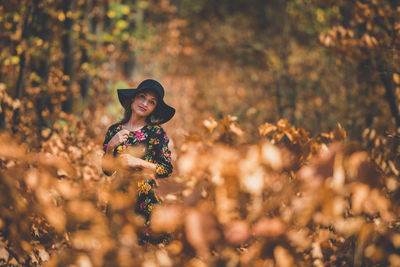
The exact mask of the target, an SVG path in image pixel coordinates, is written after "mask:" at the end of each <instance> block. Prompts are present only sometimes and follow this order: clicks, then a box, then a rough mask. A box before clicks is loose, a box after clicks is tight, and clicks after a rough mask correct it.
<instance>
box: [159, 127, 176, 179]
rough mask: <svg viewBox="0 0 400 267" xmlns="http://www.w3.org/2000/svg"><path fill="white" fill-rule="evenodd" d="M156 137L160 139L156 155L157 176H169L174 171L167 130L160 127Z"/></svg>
mask: <svg viewBox="0 0 400 267" xmlns="http://www.w3.org/2000/svg"><path fill="white" fill-rule="evenodd" d="M156 137H157V139H158V140H159V145H158V146H157V148H158V149H157V151H156V155H155V162H156V163H155V165H156V170H155V171H156V177H157V178H164V177H168V176H169V175H170V174H171V173H172V169H173V166H172V163H171V151H170V150H169V148H168V143H169V138H168V136H167V134H166V133H165V131H164V130H163V129H162V128H161V127H160V130H159V131H157V132H156Z"/></svg>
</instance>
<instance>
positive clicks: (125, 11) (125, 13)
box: [121, 5, 131, 15]
mask: <svg viewBox="0 0 400 267" xmlns="http://www.w3.org/2000/svg"><path fill="white" fill-rule="evenodd" d="M121 12H122V14H124V15H128V14H129V12H131V9H130V8H129V6H127V5H124V6H123V7H122V9H121Z"/></svg>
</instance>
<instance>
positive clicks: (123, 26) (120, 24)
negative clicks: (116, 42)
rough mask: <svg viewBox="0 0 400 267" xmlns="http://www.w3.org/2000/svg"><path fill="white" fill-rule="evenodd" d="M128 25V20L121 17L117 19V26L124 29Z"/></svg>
mask: <svg viewBox="0 0 400 267" xmlns="http://www.w3.org/2000/svg"><path fill="white" fill-rule="evenodd" d="M127 27H128V22H126V21H125V20H122V19H120V20H118V21H117V28H118V29H121V30H123V29H125V28H127Z"/></svg>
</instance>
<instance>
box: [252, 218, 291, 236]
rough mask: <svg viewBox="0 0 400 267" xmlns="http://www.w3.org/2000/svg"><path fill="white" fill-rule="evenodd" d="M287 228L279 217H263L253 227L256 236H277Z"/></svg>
mask: <svg viewBox="0 0 400 267" xmlns="http://www.w3.org/2000/svg"><path fill="white" fill-rule="evenodd" d="M285 230H286V226H285V224H284V223H283V222H282V221H281V219H279V218H272V219H271V218H262V219H261V220H259V221H258V222H257V223H256V224H255V225H253V227H252V233H253V235H254V236H263V237H276V236H280V235H281V234H283V233H284V232H285Z"/></svg>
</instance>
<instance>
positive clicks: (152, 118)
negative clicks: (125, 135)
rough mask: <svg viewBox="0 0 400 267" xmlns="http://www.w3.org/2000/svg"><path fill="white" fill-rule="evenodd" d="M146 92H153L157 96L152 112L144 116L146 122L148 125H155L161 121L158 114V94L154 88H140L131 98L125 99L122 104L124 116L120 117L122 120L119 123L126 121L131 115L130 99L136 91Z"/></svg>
mask: <svg viewBox="0 0 400 267" xmlns="http://www.w3.org/2000/svg"><path fill="white" fill-rule="evenodd" d="M147 92H151V93H153V94H155V95H156V96H157V106H156V108H155V109H154V110H153V112H152V113H151V114H150V115H149V116H147V117H146V123H147V124H150V125H156V124H159V123H160V122H161V116H159V114H160V109H159V105H158V103H159V97H158V94H157V92H156V91H155V90H152V89H144V90H141V91H139V92H137V93H136V94H135V95H134V96H133V97H132V98H131V99H129V101H126V102H125V103H124V105H123V107H124V110H125V111H124V117H123V118H122V120H121V121H120V123H121V124H125V123H127V122H128V121H129V120H130V118H131V116H132V107H131V106H132V101H133V99H134V98H135V97H136V96H137V95H138V93H147Z"/></svg>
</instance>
